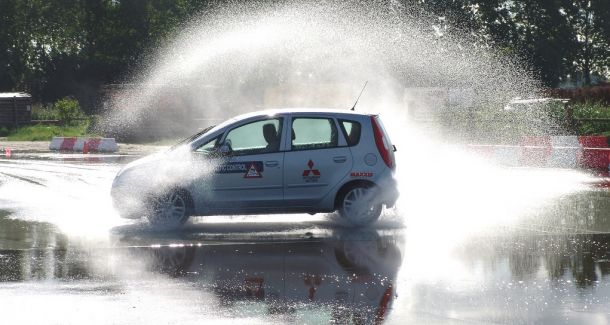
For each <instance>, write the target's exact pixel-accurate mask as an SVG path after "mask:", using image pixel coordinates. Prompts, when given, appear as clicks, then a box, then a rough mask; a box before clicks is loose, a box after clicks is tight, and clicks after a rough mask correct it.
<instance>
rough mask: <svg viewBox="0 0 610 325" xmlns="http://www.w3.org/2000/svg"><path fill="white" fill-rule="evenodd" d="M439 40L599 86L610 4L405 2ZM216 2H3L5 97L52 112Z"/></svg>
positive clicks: (89, 96) (92, 91)
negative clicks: (53, 105)
mask: <svg viewBox="0 0 610 325" xmlns="http://www.w3.org/2000/svg"><path fill="white" fill-rule="evenodd" d="M401 4H402V5H403V7H404V8H405V14H406V15H412V16H414V17H415V18H417V21H423V24H424V25H425V27H427V28H429V30H430V35H431V37H451V35H453V34H460V35H461V36H464V35H466V36H467V37H470V38H471V39H472V41H473V42H477V43H479V44H481V46H487V47H490V48H491V47H493V48H496V49H500V51H501V52H503V53H507V54H510V55H516V56H518V57H521V58H522V59H524V61H525V62H527V63H529V65H530V68H531V69H532V70H533V71H535V72H536V73H537V74H538V75H539V77H540V79H541V80H542V81H543V82H544V84H546V86H548V87H557V86H561V85H577V86H582V85H585V86H587V85H591V84H593V83H595V82H597V81H600V80H607V79H608V77H609V75H610V72H609V68H608V67H609V66H610V50H609V49H610V1H608V0H536V1H530V0H510V1H507V0H402V1H401ZM217 5H222V4H220V3H218V1H210V0H2V1H0V91H10V90H16V91H27V92H30V93H32V95H33V96H34V99H35V101H38V102H44V103H50V102H54V101H56V100H58V99H60V98H63V97H65V96H68V95H73V96H76V98H77V99H78V101H79V102H80V103H81V106H83V108H84V109H85V111H90V110H91V108H92V107H93V106H94V104H95V99H96V98H97V94H98V91H99V89H100V86H101V85H103V84H107V83H116V82H120V81H121V80H122V79H124V78H125V77H126V76H127V75H128V74H129V73H130V72H131V71H134V70H135V69H137V68H138V67H140V64H141V63H142V62H145V61H146V60H145V58H146V56H147V55H148V54H149V53H150V52H151V50H152V49H154V48H156V47H157V46H158V45H159V44H162V43H163V42H164V41H165V40H166V39H167V38H171V37H172V36H173V35H174V34H175V33H176V32H177V31H178V30H179V29H180V28H181V27H182V26H183V24H185V23H186V22H188V21H189V20H190V19H191V18H192V17H193V16H195V15H197V14H198V13H199V12H202V11H206V10H211V8H212V7H213V6H217Z"/></svg>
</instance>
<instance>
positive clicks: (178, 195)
mask: <svg viewBox="0 0 610 325" xmlns="http://www.w3.org/2000/svg"><path fill="white" fill-rule="evenodd" d="M189 202H190V201H189V196H188V195H187V194H186V193H184V192H183V191H173V192H170V193H168V194H165V195H162V196H159V197H157V198H155V199H153V201H152V211H151V212H150V213H149V215H148V221H149V222H150V223H151V224H153V225H157V226H180V225H182V224H183V223H185V222H186V220H187V219H188V218H189V214H190V205H189Z"/></svg>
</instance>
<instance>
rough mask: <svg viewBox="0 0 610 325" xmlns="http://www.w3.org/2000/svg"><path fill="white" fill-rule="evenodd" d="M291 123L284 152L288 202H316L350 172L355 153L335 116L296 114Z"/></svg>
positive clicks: (292, 203)
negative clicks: (289, 135) (342, 134)
mask: <svg viewBox="0 0 610 325" xmlns="http://www.w3.org/2000/svg"><path fill="white" fill-rule="evenodd" d="M289 127H290V134H291V138H292V139H291V140H290V142H289V145H288V146H287V147H288V150H287V151H286V154H285V156H284V199H285V204H287V205H289V206H292V207H311V206H315V205H316V204H317V203H318V202H320V201H321V200H322V199H323V198H324V197H325V196H326V195H327V194H329V193H330V192H331V191H332V190H333V188H335V186H336V185H337V184H339V183H340V182H341V180H343V179H344V178H345V177H346V176H347V175H348V173H349V172H350V170H351V168H352V155H351V152H350V150H349V148H348V147H347V145H346V143H345V140H344V139H343V138H342V137H341V135H340V134H339V132H338V130H339V129H338V127H337V123H336V121H335V119H334V118H330V117H318V116H294V117H292V118H291V120H290V125H289ZM287 134H289V133H288V132H287Z"/></svg>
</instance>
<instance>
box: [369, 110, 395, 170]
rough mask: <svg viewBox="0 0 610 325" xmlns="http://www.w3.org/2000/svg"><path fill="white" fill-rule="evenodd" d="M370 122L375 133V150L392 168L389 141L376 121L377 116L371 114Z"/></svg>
mask: <svg viewBox="0 0 610 325" xmlns="http://www.w3.org/2000/svg"><path fill="white" fill-rule="evenodd" d="M371 124H372V125H373V133H374V134H375V144H376V145H377V150H378V151H379V154H380V155H381V159H383V162H384V163H385V164H386V165H387V166H388V167H390V168H391V169H394V165H393V163H392V151H391V150H392V148H390V147H391V146H390V143H389V141H388V139H387V137H385V136H384V132H383V131H382V129H381V126H380V125H379V123H377V117H376V116H371Z"/></svg>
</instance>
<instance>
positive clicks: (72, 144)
mask: <svg viewBox="0 0 610 325" xmlns="http://www.w3.org/2000/svg"><path fill="white" fill-rule="evenodd" d="M49 149H50V150H61V151H80V152H83V153H89V152H116V151H117V150H119V147H118V145H117V143H116V141H115V140H114V138H77V137H53V140H51V144H49Z"/></svg>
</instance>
